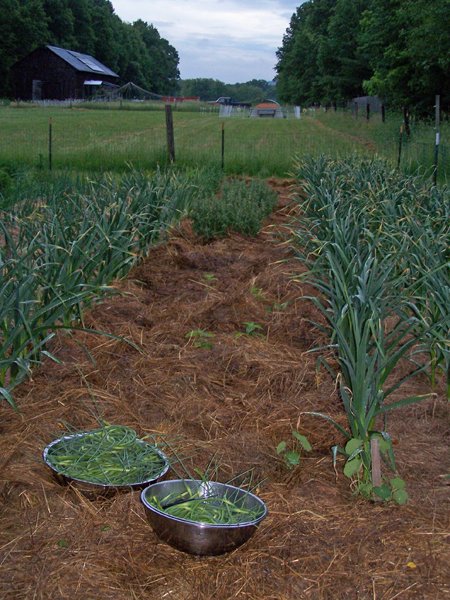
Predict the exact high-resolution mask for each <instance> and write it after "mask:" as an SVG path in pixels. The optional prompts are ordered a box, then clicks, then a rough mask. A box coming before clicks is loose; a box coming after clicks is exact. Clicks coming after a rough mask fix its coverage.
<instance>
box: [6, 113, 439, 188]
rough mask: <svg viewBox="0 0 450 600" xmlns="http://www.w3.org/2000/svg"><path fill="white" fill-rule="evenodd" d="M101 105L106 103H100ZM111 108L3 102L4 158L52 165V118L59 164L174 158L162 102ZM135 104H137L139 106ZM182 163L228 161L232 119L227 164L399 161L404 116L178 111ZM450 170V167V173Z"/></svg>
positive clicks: (406, 147)
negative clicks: (357, 158)
mask: <svg viewBox="0 0 450 600" xmlns="http://www.w3.org/2000/svg"><path fill="white" fill-rule="evenodd" d="M97 108H100V107H97ZM123 108H129V110H118V107H115V108H113V109H111V108H109V107H108V108H105V109H104V110H92V109H89V108H80V107H73V108H61V107H34V108H31V107H28V106H26V105H24V107H20V108H18V107H15V106H9V107H5V106H3V107H0V166H1V165H3V166H12V167H17V166H22V165H24V166H35V167H39V166H41V167H42V168H47V166H48V155H49V144H48V140H49V121H50V119H51V120H52V141H53V143H52V163H53V168H54V169H61V168H68V169H73V170H76V171H90V172H93V171H99V170H112V171H121V170H123V169H125V168H128V167H129V166H130V165H132V166H133V167H135V168H143V169H153V168H155V167H156V166H157V165H164V164H166V163H167V150H166V128H165V115H164V111H163V110H155V109H153V110H144V107H143V106H140V105H137V106H134V107H133V106H128V107H123ZM131 108H134V110H132V109H131ZM173 117H174V129H175V152H176V163H177V164H178V165H179V166H180V167H182V166H196V165H201V166H205V165H211V166H220V164H221V139H222V138H221V136H222V133H221V128H222V123H224V127H225V161H224V163H225V171H226V172H228V173H243V174H249V175H260V176H271V175H277V176H285V175H286V174H288V173H289V172H290V169H291V165H292V162H293V157H294V156H306V155H312V156H317V155H319V154H329V155H331V156H335V157H345V156H348V155H350V154H353V153H357V154H364V155H373V154H380V155H381V156H384V157H386V158H387V159H388V160H389V161H390V163H391V164H392V165H393V166H395V165H396V164H397V158H398V139H399V127H400V123H401V118H400V117H399V116H396V115H392V116H388V119H387V122H386V123H385V124H382V123H381V121H380V118H379V116H378V115H374V116H373V119H372V120H371V121H370V122H367V121H366V120H365V119H363V118H359V119H355V118H353V117H352V116H351V115H350V114H348V113H346V114H343V113H334V112H328V113H324V112H322V111H316V112H304V113H303V116H302V118H301V119H300V120H297V119H250V118H239V117H233V118H228V119H220V118H219V116H218V114H217V113H216V114H214V113H211V112H209V111H206V110H205V111H204V112H199V111H197V112H188V111H185V110H176V111H174V115H173ZM448 130H449V128H448V125H446V126H445V127H444V128H443V129H442V133H441V138H442V140H443V145H442V146H441V157H440V158H441V164H440V180H441V181H442V180H447V178H448V172H449V153H448V147H447V146H446V145H445V144H446V140H448ZM433 145H434V130H433V127H432V126H431V125H430V126H427V127H425V126H417V127H415V128H413V136H412V140H411V141H410V142H409V143H404V144H403V148H402V152H403V153H402V167H403V168H404V169H406V170H411V169H415V168H418V167H421V168H422V169H423V170H428V171H429V169H430V167H431V165H432V159H433ZM445 173H447V174H445Z"/></svg>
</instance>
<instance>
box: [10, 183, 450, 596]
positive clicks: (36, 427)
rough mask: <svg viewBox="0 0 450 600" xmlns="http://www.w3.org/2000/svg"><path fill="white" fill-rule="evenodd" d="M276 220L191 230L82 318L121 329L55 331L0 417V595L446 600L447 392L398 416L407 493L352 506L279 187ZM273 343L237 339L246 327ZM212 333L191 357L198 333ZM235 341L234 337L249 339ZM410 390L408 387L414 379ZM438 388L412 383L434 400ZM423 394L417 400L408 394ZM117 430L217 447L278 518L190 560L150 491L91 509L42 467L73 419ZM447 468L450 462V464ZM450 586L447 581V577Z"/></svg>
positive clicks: (227, 467) (179, 233) (200, 458)
mask: <svg viewBox="0 0 450 600" xmlns="http://www.w3.org/2000/svg"><path fill="white" fill-rule="evenodd" d="M276 186H277V189H278V191H279V194H280V204H279V209H278V211H277V212H276V213H275V214H274V215H273V216H272V218H271V219H270V220H269V221H268V222H267V223H266V226H265V227H264V230H263V231H262V232H261V234H260V235H259V236H258V237H256V238H245V237H241V236H237V235H233V236H231V237H229V238H227V239H223V240H217V241H215V242H213V243H211V244H208V245H203V244H202V243H201V242H200V241H199V240H198V239H196V237H195V236H194V235H193V234H192V231H191V229H190V227H189V224H187V223H184V224H183V225H182V226H180V227H178V228H177V229H175V230H174V231H173V232H172V235H171V238H170V240H169V242H168V243H167V244H166V245H162V246H160V247H158V248H155V249H154V250H153V251H152V252H151V253H150V255H149V257H148V259H146V260H145V261H144V262H143V263H142V264H141V265H140V266H139V267H137V268H136V269H135V270H134V271H133V272H132V273H131V275H130V277H129V278H128V279H127V280H126V281H123V282H121V283H120V284H119V285H118V287H119V288H120V289H121V290H122V291H123V292H126V293H125V295H121V296H116V297H114V298H111V299H109V300H107V301H106V302H105V303H103V304H102V305H98V306H96V307H94V308H93V309H92V311H91V313H90V314H89V315H88V317H87V324H90V325H92V326H95V328H97V329H103V330H106V331H112V332H114V333H115V334H120V335H125V336H127V337H129V338H130V339H132V340H134V341H135V342H137V343H139V345H140V346H141V348H142V351H141V352H140V353H139V352H137V351H136V350H135V349H133V348H132V347H131V346H129V345H126V344H124V343H120V342H117V341H114V340H110V339H107V338H104V337H94V336H88V335H83V334H77V335H75V336H74V337H73V338H68V337H61V338H59V340H58V347H57V348H55V351H57V352H58V356H59V357H60V358H61V359H63V361H64V364H63V365H62V366H59V365H55V364H53V363H47V364H45V365H44V366H43V367H42V368H41V369H40V370H39V371H38V372H36V374H35V375H34V379H33V381H31V382H28V383H26V384H25V385H23V386H22V387H21V388H20V389H19V390H18V391H17V394H16V396H17V399H18V402H19V405H20V408H21V412H20V413H19V414H15V413H13V412H12V411H11V410H10V409H9V408H8V407H7V406H6V405H2V406H1V407H0V413H1V414H0V495H1V500H2V502H1V506H0V597H1V598H2V599H4V600H19V599H24V600H28V599H36V600H53V599H54V600H60V599H65V598H67V599H69V598H70V599H71V600H91V599H92V600H106V599H108V600H115V599H117V600H129V599H142V600H144V599H145V600H149V599H151V600H163V599H170V598H173V599H174V600H192V599H193V598H196V599H198V600H229V599H230V600H231V599H232V598H237V599H245V600H301V599H303V598H304V599H311V600H321V599H324V600H325V599H330V600H331V599H333V600H339V599H342V600H353V599H355V600H369V599H370V600H375V599H377V600H394V598H400V599H401V600H408V599H420V600H423V599H425V600H428V599H429V600H437V599H443V598H446V597H447V596H448V595H449V594H450V586H449V581H448V573H449V570H448V569H449V561H448V558H449V553H448V546H446V540H448V538H447V537H446V535H447V534H448V487H446V486H445V479H444V476H445V474H446V473H448V460H447V458H448V446H447V443H448V442H447V439H446V436H448V425H447V418H448V408H447V405H446V401H445V400H444V398H443V396H442V395H441V396H439V397H438V398H436V399H434V400H430V401H427V402H425V403H424V404H422V405H420V406H416V407H412V408H408V409H405V410H403V411H402V412H401V413H398V414H397V415H394V416H393V417H392V421H391V423H390V431H391V433H392V434H393V435H394V436H395V439H396V453H397V459H398V463H399V468H400V471H401V474H402V475H403V476H404V478H405V479H406V480H407V482H408V491H409V493H410V496H411V501H410V502H409V504H408V505H406V506H405V507H396V506H383V505H371V504H368V503H366V502H364V501H362V500H359V499H356V498H354V497H353V496H352V493H351V490H350V489H349V487H348V481H347V480H345V478H344V477H343V475H342V474H341V472H340V471H341V470H340V468H339V469H338V474H337V477H336V476H335V473H334V470H333V467H332V463H331V458H330V452H329V447H330V446H331V445H332V444H333V443H335V442H336V441H337V437H336V434H335V432H334V430H332V429H331V428H330V427H329V426H328V425H327V424H326V423H324V422H322V421H320V420H318V419H315V418H313V417H306V416H303V417H300V413H301V412H304V411H307V410H323V411H326V412H328V413H331V414H334V415H335V416H336V417H337V418H338V419H341V421H342V422H344V417H343V415H342V414H341V409H340V404H339V400H338V398H337V396H336V393H335V389H334V384H333V382H332V381H330V379H329V378H328V377H327V376H326V375H325V374H324V373H320V374H318V373H316V369H315V363H314V357H313V356H311V355H310V354H307V351H308V349H310V348H311V347H312V346H314V345H315V344H317V343H318V342H319V341H320V340H318V337H317V336H318V334H317V332H316V331H315V330H313V329H312V327H311V325H310V323H309V319H311V318H314V316H315V315H314V312H313V309H312V308H311V306H310V305H309V304H308V303H306V302H305V301H302V300H299V296H300V295H301V291H302V290H301V289H300V287H299V285H298V284H295V283H293V282H292V280H291V278H290V275H291V274H292V273H295V272H298V271H299V269H300V265H299V263H298V261H296V260H295V259H294V257H293V255H292V252H291V250H290V249H289V246H288V245H287V244H286V242H285V238H286V233H287V231H286V228H285V225H284V224H285V223H287V222H288V221H289V219H290V215H291V214H292V211H293V207H292V205H291V204H290V203H289V192H290V189H289V182H276ZM249 322H251V323H255V324H258V325H260V326H261V329H259V330H258V332H260V333H261V335H258V336H255V335H245V334H244V335H242V333H244V331H245V325H244V324H245V323H249ZM198 329H200V330H203V331H206V332H209V333H211V334H213V336H214V337H212V338H208V339H209V341H211V344H212V347H211V348H205V347H203V348H202V347H195V345H194V344H193V343H192V341H191V342H190V341H189V337H187V334H188V333H189V332H191V331H193V330H198ZM237 334H239V335H237ZM410 386H412V384H410ZM427 389H428V388H427V382H426V381H425V380H424V379H422V380H419V381H416V382H415V383H414V391H419V392H424V391H427ZM411 390H412V388H411V389H410V390H408V391H411ZM96 415H100V416H101V417H102V418H104V419H106V420H107V421H109V422H113V423H121V424H126V425H129V426H131V427H134V428H135V429H136V430H137V431H138V432H139V433H140V434H144V433H150V432H159V433H164V434H168V435H170V436H172V437H173V439H175V438H177V440H178V441H177V443H178V444H179V445H180V447H182V448H183V452H184V453H185V454H186V455H188V456H190V457H191V458H190V459H189V464H190V465H191V466H197V467H199V468H202V469H203V468H205V467H206V465H207V463H208V461H209V459H210V458H211V456H212V455H214V453H217V454H216V456H217V460H218V464H219V468H218V473H217V477H218V478H219V479H220V480H222V481H225V480H228V479H230V478H231V477H232V476H234V475H236V474H238V473H242V472H243V471H246V470H247V469H250V468H253V469H254V473H255V478H256V479H257V480H264V483H263V484H262V485H261V486H260V489H259V491H258V493H259V494H260V496H261V497H262V498H263V499H264V500H265V501H266V503H267V505H268V508H269V511H270V514H269V516H268V518H267V519H266V520H265V521H264V522H263V523H262V525H261V527H260V528H259V530H258V531H257V533H256V534H255V535H254V537H253V538H252V539H251V540H250V541H249V542H248V543H247V544H246V545H245V546H243V547H241V548H240V549H238V550H236V551H235V552H233V553H230V554H228V555H225V556H222V557H215V558H196V557H194V556H190V555H187V554H183V553H181V552H178V551H176V550H174V549H172V548H170V547H169V546H167V545H165V544H164V543H162V542H159V541H158V539H157V538H156V536H155V535H154V533H153V531H152V529H151V528H150V526H149V525H148V524H147V522H146V520H145V517H144V512H143V508H142V507H141V505H140V502H139V493H138V492H133V493H124V494H120V495H117V496H116V497H114V498H112V499H107V500H90V499H88V498H86V497H84V496H82V495H80V494H79V493H77V492H76V491H74V490H72V489H71V488H63V487H61V486H59V485H58V484H57V483H56V482H55V481H54V480H53V479H52V477H51V475H50V473H49V472H48V471H47V470H46V468H45V467H44V465H43V463H42V460H41V451H42V449H43V447H44V446H45V445H46V444H47V443H49V442H50V441H51V440H52V439H54V438H55V437H57V436H59V435H60V434H61V432H62V430H63V428H64V424H65V423H70V424H71V425H72V426H74V427H77V428H80V429H88V428H90V427H92V426H95V425H96V420H95V417H96ZM292 427H299V428H300V430H301V431H302V432H303V433H305V434H306V435H307V436H308V437H309V439H310V441H311V443H312V444H313V447H314V451H313V452H312V453H311V455H308V456H307V457H305V458H304V460H303V461H302V463H301V465H300V466H299V467H297V468H296V469H294V470H292V471H289V470H287V469H286V467H285V466H284V464H283V461H282V460H281V459H280V458H279V457H277V456H276V453H275V447H276V445H277V444H278V442H280V441H281V440H283V439H284V440H289V438H290V431H291V428H292ZM446 461H447V464H446ZM446 576H447V579H446Z"/></svg>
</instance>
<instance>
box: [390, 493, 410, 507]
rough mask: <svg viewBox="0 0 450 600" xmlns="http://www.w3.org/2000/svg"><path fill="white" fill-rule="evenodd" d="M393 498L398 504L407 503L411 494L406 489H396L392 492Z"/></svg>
mask: <svg viewBox="0 0 450 600" xmlns="http://www.w3.org/2000/svg"><path fill="white" fill-rule="evenodd" d="M392 498H393V500H394V501H395V502H397V504H406V503H407V502H408V499H409V496H408V492H407V491H406V490H395V491H394V492H393V494H392Z"/></svg>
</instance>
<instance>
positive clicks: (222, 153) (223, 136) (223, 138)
mask: <svg viewBox="0 0 450 600" xmlns="http://www.w3.org/2000/svg"><path fill="white" fill-rule="evenodd" d="M220 164H221V167H222V171H223V170H224V168H225V123H222V147H221V163H220Z"/></svg>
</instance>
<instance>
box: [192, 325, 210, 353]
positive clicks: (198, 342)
mask: <svg viewBox="0 0 450 600" xmlns="http://www.w3.org/2000/svg"><path fill="white" fill-rule="evenodd" d="M185 337H187V338H188V340H189V341H192V345H193V346H194V348H206V349H208V350H211V348H212V347H213V343H212V339H213V338H214V334H213V333H211V332H210V331H205V330H204V329H192V331H189V332H188V333H186V336H185Z"/></svg>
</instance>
